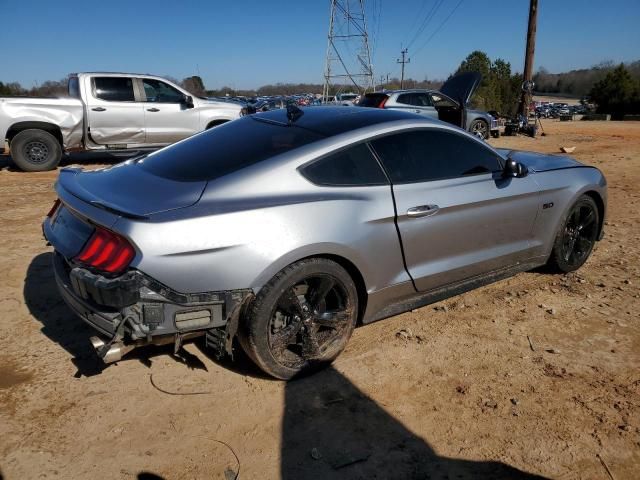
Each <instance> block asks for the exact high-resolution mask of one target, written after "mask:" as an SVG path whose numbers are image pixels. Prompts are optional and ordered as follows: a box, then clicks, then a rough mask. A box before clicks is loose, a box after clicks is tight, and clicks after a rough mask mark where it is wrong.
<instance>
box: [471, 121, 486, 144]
mask: <svg viewBox="0 0 640 480" xmlns="http://www.w3.org/2000/svg"><path fill="white" fill-rule="evenodd" d="M469 132H471V133H472V134H473V135H477V136H478V137H480V138H482V139H484V140H486V139H488V138H489V124H488V123H487V122H485V121H484V120H481V119H477V120H474V121H473V122H471V125H470V126H469Z"/></svg>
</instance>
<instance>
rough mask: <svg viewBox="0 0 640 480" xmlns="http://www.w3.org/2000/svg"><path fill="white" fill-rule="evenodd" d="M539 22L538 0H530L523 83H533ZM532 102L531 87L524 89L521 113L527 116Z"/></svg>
mask: <svg viewBox="0 0 640 480" xmlns="http://www.w3.org/2000/svg"><path fill="white" fill-rule="evenodd" d="M537 23H538V0H530V2H529V26H528V28H527V47H526V50H525V56H524V74H523V75H522V76H523V81H524V84H523V85H531V82H532V78H533V55H534V53H535V50H536V27H537ZM530 103H531V91H530V89H526V88H523V89H522V98H521V100H520V109H519V110H520V113H521V114H522V115H524V116H525V117H527V113H528V110H529V104H530Z"/></svg>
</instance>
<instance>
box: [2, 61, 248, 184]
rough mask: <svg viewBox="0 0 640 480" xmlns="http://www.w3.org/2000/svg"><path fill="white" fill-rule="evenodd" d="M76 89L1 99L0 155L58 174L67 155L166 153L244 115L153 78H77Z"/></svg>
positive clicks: (27, 167)
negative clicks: (170, 147)
mask: <svg viewBox="0 0 640 480" xmlns="http://www.w3.org/2000/svg"><path fill="white" fill-rule="evenodd" d="M68 89H69V98H20V97H15V98H9V97H5V98H0V154H5V155H8V154H11V157H12V160H13V163H14V164H15V165H16V166H17V167H19V168H21V169H22V170H25V171H31V172H34V171H43V170H51V169H54V168H55V167H56V166H57V165H58V163H59V162H60V159H61V157H62V155H63V153H65V152H74V151H95V150H102V151H104V150H109V151H127V150H128V151H135V150H143V149H153V148H159V147H163V146H165V145H169V144H171V143H173V142H176V141H178V140H182V139H183V138H186V137H189V136H191V135H193V134H194V133H197V132H201V131H203V130H206V129H208V128H211V127H215V126H217V125H220V124H222V123H225V122H228V121H230V120H234V119H236V118H238V117H240V116H241V115H242V107H241V106H240V105H236V104H234V103H230V102H223V101H211V100H208V99H206V98H199V97H194V96H192V95H191V94H189V93H188V92H187V91H186V90H184V89H182V88H180V87H179V86H177V85H174V84H173V83H171V82H169V81H168V80H165V79H163V78H160V77H155V76H151V75H137V74H130V73H78V74H72V75H71V76H70V77H69V86H68Z"/></svg>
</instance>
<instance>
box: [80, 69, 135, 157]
mask: <svg viewBox="0 0 640 480" xmlns="http://www.w3.org/2000/svg"><path fill="white" fill-rule="evenodd" d="M89 87H90V92H89V94H88V95H86V103H87V118H88V134H89V136H90V138H91V140H92V141H93V142H95V143H97V144H99V145H112V146H122V148H126V147H127V145H135V144H143V143H144V141H145V131H144V110H143V108H142V104H141V103H140V102H137V101H136V100H137V98H136V93H135V89H134V82H133V78H131V77H107V76H105V77H101V76H96V77H91V79H90V83H89Z"/></svg>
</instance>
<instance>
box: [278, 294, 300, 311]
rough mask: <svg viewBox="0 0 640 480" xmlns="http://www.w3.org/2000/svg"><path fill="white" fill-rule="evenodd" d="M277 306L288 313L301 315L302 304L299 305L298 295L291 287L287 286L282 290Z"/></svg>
mask: <svg viewBox="0 0 640 480" xmlns="http://www.w3.org/2000/svg"><path fill="white" fill-rule="evenodd" d="M278 306H279V307H280V308H281V309H282V310H283V311H284V312H285V313H287V314H289V315H292V316H296V315H297V316H300V315H302V305H300V300H298V296H297V295H296V292H295V291H294V290H293V288H288V289H286V290H285V291H284V292H282V295H281V296H280V299H279V300H278Z"/></svg>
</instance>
